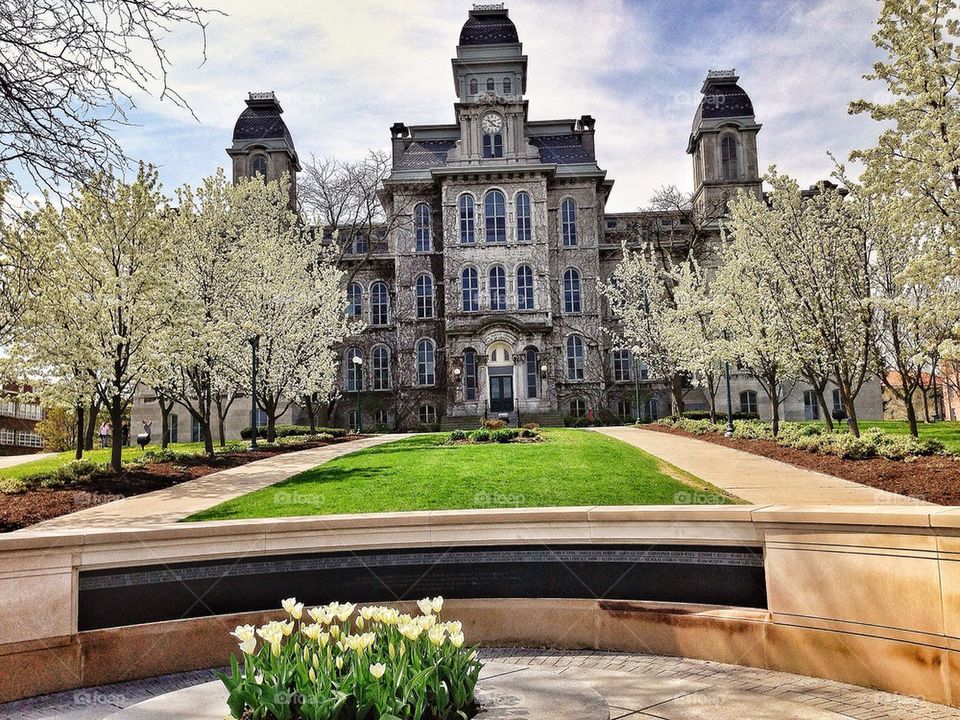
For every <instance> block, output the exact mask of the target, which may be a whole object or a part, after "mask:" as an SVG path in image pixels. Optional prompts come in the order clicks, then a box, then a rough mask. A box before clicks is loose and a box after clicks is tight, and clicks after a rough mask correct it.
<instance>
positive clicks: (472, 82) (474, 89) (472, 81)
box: [470, 78, 480, 95]
mask: <svg viewBox="0 0 960 720" xmlns="http://www.w3.org/2000/svg"><path fill="white" fill-rule="evenodd" d="M479 90H480V88H479V87H478V86H477V79H476V78H470V94H471V95H476V94H477V93H478V92H479Z"/></svg>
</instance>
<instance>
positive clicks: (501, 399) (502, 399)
mask: <svg viewBox="0 0 960 720" xmlns="http://www.w3.org/2000/svg"><path fill="white" fill-rule="evenodd" d="M490 409H491V410H492V411H493V412H510V411H511V410H513V376H511V375H499V376H494V377H491V378H490Z"/></svg>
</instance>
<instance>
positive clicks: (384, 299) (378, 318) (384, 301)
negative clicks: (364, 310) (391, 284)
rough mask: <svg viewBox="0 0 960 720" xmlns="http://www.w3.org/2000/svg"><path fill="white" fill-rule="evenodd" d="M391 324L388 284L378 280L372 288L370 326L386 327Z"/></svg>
mask: <svg viewBox="0 0 960 720" xmlns="http://www.w3.org/2000/svg"><path fill="white" fill-rule="evenodd" d="M389 322H390V294H389V293H388V292H387V284H386V283H385V282H383V281H382V280H377V282H375V283H374V284H373V285H371V286H370V324H371V325H386V324H387V323H389Z"/></svg>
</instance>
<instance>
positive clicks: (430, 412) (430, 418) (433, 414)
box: [420, 405, 437, 425]
mask: <svg viewBox="0 0 960 720" xmlns="http://www.w3.org/2000/svg"><path fill="white" fill-rule="evenodd" d="M436 422H437V408H436V407H434V406H433V405H421V406H420V424H421V425H434V424H436Z"/></svg>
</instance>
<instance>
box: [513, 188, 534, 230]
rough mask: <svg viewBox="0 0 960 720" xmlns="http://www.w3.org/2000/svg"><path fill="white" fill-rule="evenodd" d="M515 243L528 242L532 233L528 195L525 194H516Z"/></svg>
mask: <svg viewBox="0 0 960 720" xmlns="http://www.w3.org/2000/svg"><path fill="white" fill-rule="evenodd" d="M515 204H516V210H517V242H530V240H532V239H533V233H532V228H531V222H530V195H528V194H527V193H525V192H520V193H517V199H516V203H515Z"/></svg>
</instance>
